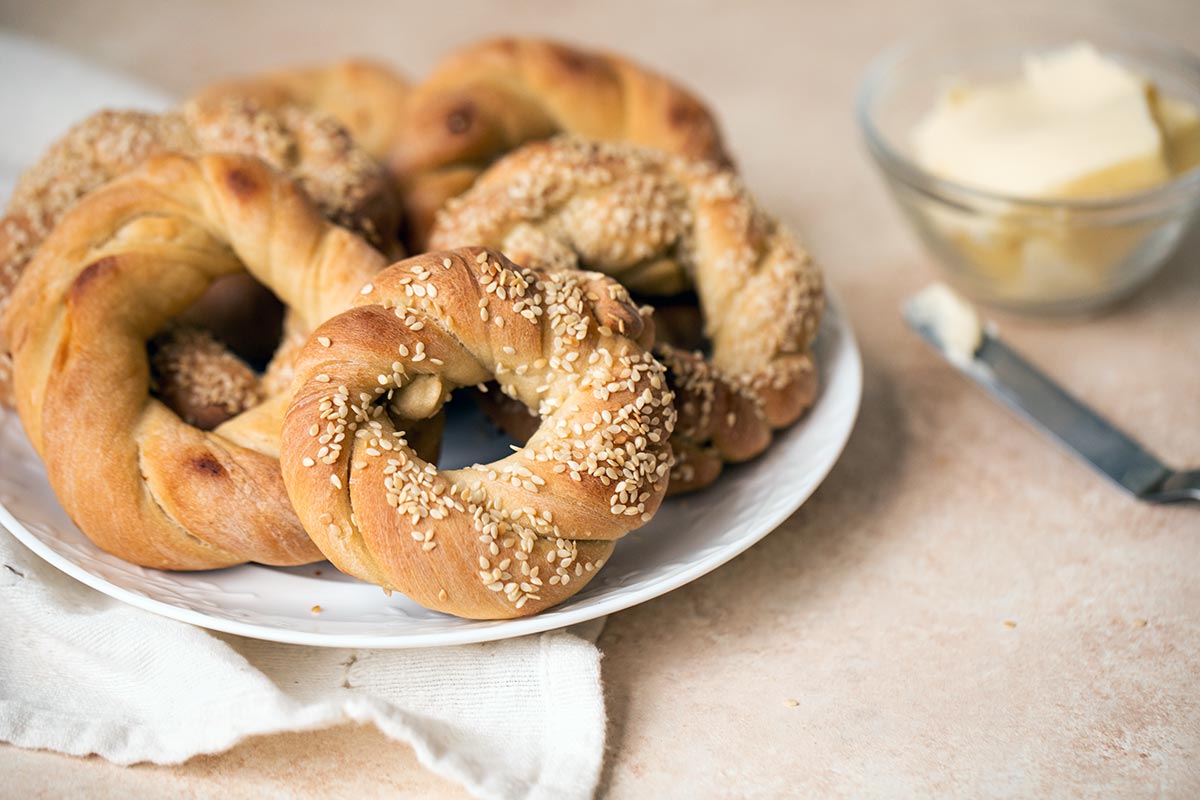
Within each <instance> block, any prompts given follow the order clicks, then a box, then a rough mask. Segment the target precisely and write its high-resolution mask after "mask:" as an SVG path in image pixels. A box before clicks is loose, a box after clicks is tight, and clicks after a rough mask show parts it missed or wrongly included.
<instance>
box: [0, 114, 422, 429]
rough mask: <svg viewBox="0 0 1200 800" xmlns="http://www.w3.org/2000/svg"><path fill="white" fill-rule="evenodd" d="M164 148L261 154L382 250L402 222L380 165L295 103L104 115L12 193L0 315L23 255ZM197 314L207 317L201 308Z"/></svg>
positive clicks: (3, 245) (0, 348) (2, 376)
mask: <svg viewBox="0 0 1200 800" xmlns="http://www.w3.org/2000/svg"><path fill="white" fill-rule="evenodd" d="M166 152H176V153H182V154H185V155H192V156H196V155H200V154H201V153H203V152H240V153H247V154H249V155H255V156H258V157H260V158H262V159H264V160H265V161H267V162H268V163H269V164H271V165H272V166H274V167H275V168H277V169H281V170H284V171H286V172H288V173H289V174H290V175H292V176H293V177H295V178H297V179H298V180H299V181H300V182H301V184H302V186H303V187H304V189H305V191H307V192H308V193H309V194H310V196H312V197H313V198H314V200H315V201H316V202H317V204H318V205H319V206H320V207H321V210H322V211H323V213H325V214H326V215H327V216H328V217H330V218H331V219H334V220H335V221H337V222H339V223H341V224H344V225H346V226H347V227H349V228H351V229H354V230H358V231H360V232H362V233H363V234H364V235H368V238H371V237H374V241H375V242H376V243H378V244H380V245H388V243H387V242H385V241H384V240H383V239H381V238H379V234H380V232H381V231H386V232H387V233H389V234H394V231H395V229H396V228H397V226H398V224H399V223H398V217H397V210H396V206H395V202H394V200H393V199H392V195H391V189H390V186H389V184H388V179H387V177H386V175H385V174H384V172H383V170H382V168H381V167H380V166H379V165H378V164H376V163H374V162H373V161H372V160H371V159H370V158H369V157H368V156H367V155H366V154H365V153H363V152H362V151H361V150H359V149H358V148H357V147H356V145H355V144H354V142H353V141H352V140H351V139H350V138H349V137H348V136H347V134H346V132H345V131H344V130H343V129H342V128H341V127H339V126H338V125H337V124H335V123H334V122H333V121H332V120H331V119H330V118H328V117H324V116H321V115H316V114H312V113H309V112H306V111H303V110H302V109H299V108H295V107H291V108H285V109H279V110H277V111H271V112H267V111H264V110H263V109H261V108H259V107H258V106H256V105H254V104H253V103H249V102H240V101H238V102H226V103H221V104H218V105H211V106H209V107H206V108H200V107H196V106H189V107H187V108H185V109H184V110H182V111H180V112H171V113H167V114H150V113H145V112H138V111H102V112H99V113H97V114H94V115H92V116H91V117H88V118H87V119H85V120H83V121H82V122H80V123H78V124H77V125H75V126H74V127H73V128H72V129H71V130H70V131H69V132H68V133H67V134H66V135H65V136H63V137H62V138H61V139H59V140H58V141H57V142H55V143H54V144H53V145H52V146H51V147H50V148H49V149H48V150H47V151H46V154H45V155H44V156H43V157H42V159H41V160H40V161H39V162H38V164H36V165H35V166H34V167H33V168H32V169H30V170H29V171H28V172H26V173H25V174H24V175H22V176H21V180H20V182H19V183H18V184H17V187H16V189H15V190H14V192H13V197H12V200H11V202H10V203H9V207H8V211H7V213H6V215H5V216H4V218H3V219H0V316H2V315H3V313H4V308H5V307H6V306H7V305H8V301H9V297H10V296H11V293H12V291H13V287H14V286H15V285H16V283H17V279H18V278H19V277H20V275H21V272H22V271H23V270H24V268H25V265H26V264H27V263H28V261H29V259H30V258H32V257H33V255H34V254H35V253H36V252H37V249H38V247H39V246H40V245H41V243H42V241H43V240H44V239H45V238H46V236H47V235H49V233H50V231H51V230H53V229H54V227H55V225H57V224H58V221H59V220H60V219H62V218H63V216H64V215H65V214H66V213H67V212H68V211H70V210H71V208H72V207H73V206H74V205H75V204H76V203H77V202H79V200H80V199H81V198H82V197H84V196H85V195H86V194H88V193H89V192H91V191H93V190H95V189H97V188H99V187H100V186H101V185H103V184H105V183H107V182H108V181H110V180H112V179H113V178H116V177H118V176H120V175H123V174H125V173H127V172H129V171H130V170H132V169H134V168H136V167H137V166H138V165H139V164H141V163H142V162H144V161H145V160H146V159H148V158H150V157H152V156H154V155H158V154H162V153H166ZM388 246H389V247H390V246H391V245H388ZM235 283H236V281H235ZM229 289H233V290H234V291H243V292H244V291H246V288H245V286H241V285H239V286H237V287H226V290H229ZM214 299H215V298H214ZM206 302H207V299H206ZM196 316H198V317H204V316H207V314H206V313H205V311H204V310H200V309H197V312H196ZM11 380H12V378H11V359H10V357H9V355H8V348H7V347H6V346H5V342H4V332H3V329H2V328H0V404H4V405H12V399H11ZM183 382H184V383H186V377H185V378H184V379H183Z"/></svg>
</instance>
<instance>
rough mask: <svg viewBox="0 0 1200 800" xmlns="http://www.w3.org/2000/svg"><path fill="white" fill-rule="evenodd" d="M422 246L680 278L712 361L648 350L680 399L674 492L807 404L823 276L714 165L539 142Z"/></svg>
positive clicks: (757, 447) (737, 455) (570, 142)
mask: <svg viewBox="0 0 1200 800" xmlns="http://www.w3.org/2000/svg"><path fill="white" fill-rule="evenodd" d="M430 241H431V244H432V246H434V247H438V248H445V247H453V246H458V245H462V244H466V243H476V244H479V245H482V246H486V247H494V248H496V249H498V250H501V251H503V252H504V253H505V254H506V255H508V257H509V258H511V259H513V260H514V261H516V262H518V263H522V264H528V265H530V266H532V267H535V268H542V269H575V268H585V269H594V270H597V271H600V272H604V273H606V274H609V275H613V276H614V277H616V278H618V279H619V280H621V281H622V282H623V283H625V285H627V286H629V287H630V288H631V289H642V290H647V289H653V288H654V287H655V286H657V285H659V281H660V280H661V276H663V275H682V276H685V277H686V279H687V281H688V283H690V284H691V285H692V286H693V287H694V289H695V291H696V294H697V296H698V297H699V304H700V309H701V310H702V312H703V314H704V320H705V333H706V334H707V337H708V339H709V340H710V341H711V342H712V355H711V357H708V358H705V357H701V356H699V355H697V354H694V353H690V352H688V351H686V350H681V349H678V348H675V347H672V346H669V345H666V344H662V345H660V346H659V347H657V348H656V350H655V353H656V355H658V357H659V358H660V359H662V360H663V361H664V363H665V364H666V366H667V367H668V371H669V374H670V378H671V381H672V386H673V388H674V389H675V391H676V394H677V395H678V397H677V400H676V405H677V407H678V408H679V411H680V422H679V425H678V429H677V432H676V442H677V444H679V445H680V446H679V447H677V449H678V450H679V451H680V453H687V452H690V453H692V457H691V459H690V466H689V459H688V458H687V457H685V458H682V459H680V462H679V465H678V466H677V468H676V470H675V476H674V478H673V482H674V484H675V485H674V486H673V488H672V491H673V492H678V491H681V490H683V489H684V488H697V487H698V486H700V485H702V480H703V479H705V478H707V477H709V476H713V477H715V473H714V472H713V470H712V469H711V466H710V465H708V464H701V463H700V462H701V460H702V459H703V458H705V457H709V458H711V457H713V456H714V455H715V454H719V456H720V457H721V458H722V459H723V460H725V461H743V460H745V459H748V458H751V457H753V456H755V455H757V454H758V453H760V452H762V450H763V449H765V448H766V446H767V445H768V443H769V442H770V440H771V435H772V431H773V430H774V429H777V428H781V427H784V426H786V425H790V424H791V423H792V422H794V421H795V420H796V419H798V418H799V417H800V415H801V414H803V412H804V411H805V410H806V409H807V408H808V407H809V405H811V403H812V401H813V399H814V397H815V391H816V382H815V366H814V363H813V360H812V357H811V354H810V352H809V347H810V345H811V342H812V339H813V337H814V336H815V335H816V329H817V325H818V323H819V321H820V318H821V313H822V310H823V308H824V294H823V288H822V279H821V273H820V270H819V269H818V268H817V266H816V265H815V264H814V263H813V261H812V259H811V258H810V257H809V255H808V253H807V252H805V250H804V249H803V248H802V247H801V246H800V245H799V244H798V243H797V242H796V240H795V239H794V238H793V237H792V236H791V235H790V234H789V233H788V232H787V231H786V230H784V229H783V228H782V227H781V226H780V225H779V224H778V223H777V222H776V221H775V220H774V219H773V218H771V217H769V216H767V215H766V214H764V213H763V212H762V211H761V210H760V209H759V208H758V207H757V206H756V205H755V203H754V202H753V200H752V199H751V198H750V196H749V194H748V193H747V192H746V190H745V188H744V187H743V186H742V184H741V182H740V181H739V180H738V179H737V177H736V176H735V175H734V174H733V173H732V172H730V171H728V170H723V169H721V168H719V167H717V166H715V165H714V164H712V163H711V162H703V161H697V160H693V159H687V158H683V157H680V156H670V155H667V154H665V153H662V152H659V151H651V150H647V149H643V148H637V147H633V146H630V145H618V144H601V143H597V142H590V141H583V140H580V139H576V138H558V139H554V140H550V141H546V142H536V143H533V144H529V145H526V146H525V147H523V148H521V149H520V150H517V151H515V152H513V153H511V154H509V155H508V156H506V157H505V158H503V159H501V160H500V161H498V162H497V163H496V164H495V165H494V166H493V167H492V168H491V169H489V170H488V171H487V172H485V173H484V174H483V175H482V176H480V178H479V179H478V180H477V181H476V183H475V184H474V186H472V188H471V189H470V190H469V191H468V192H466V193H465V194H463V195H460V196H459V197H457V198H455V199H453V200H451V201H450V202H449V203H448V204H447V205H446V207H445V208H444V209H443V210H442V212H441V213H440V214H439V215H438V218H437V222H436V224H435V226H434V229H433V232H432V234H431V237H430ZM648 276H650V277H648ZM647 283H649V285H647ZM684 443H687V444H690V445H693V447H692V448H691V450H688V449H686V448H684V447H683V446H682V445H683V444H684Z"/></svg>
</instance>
